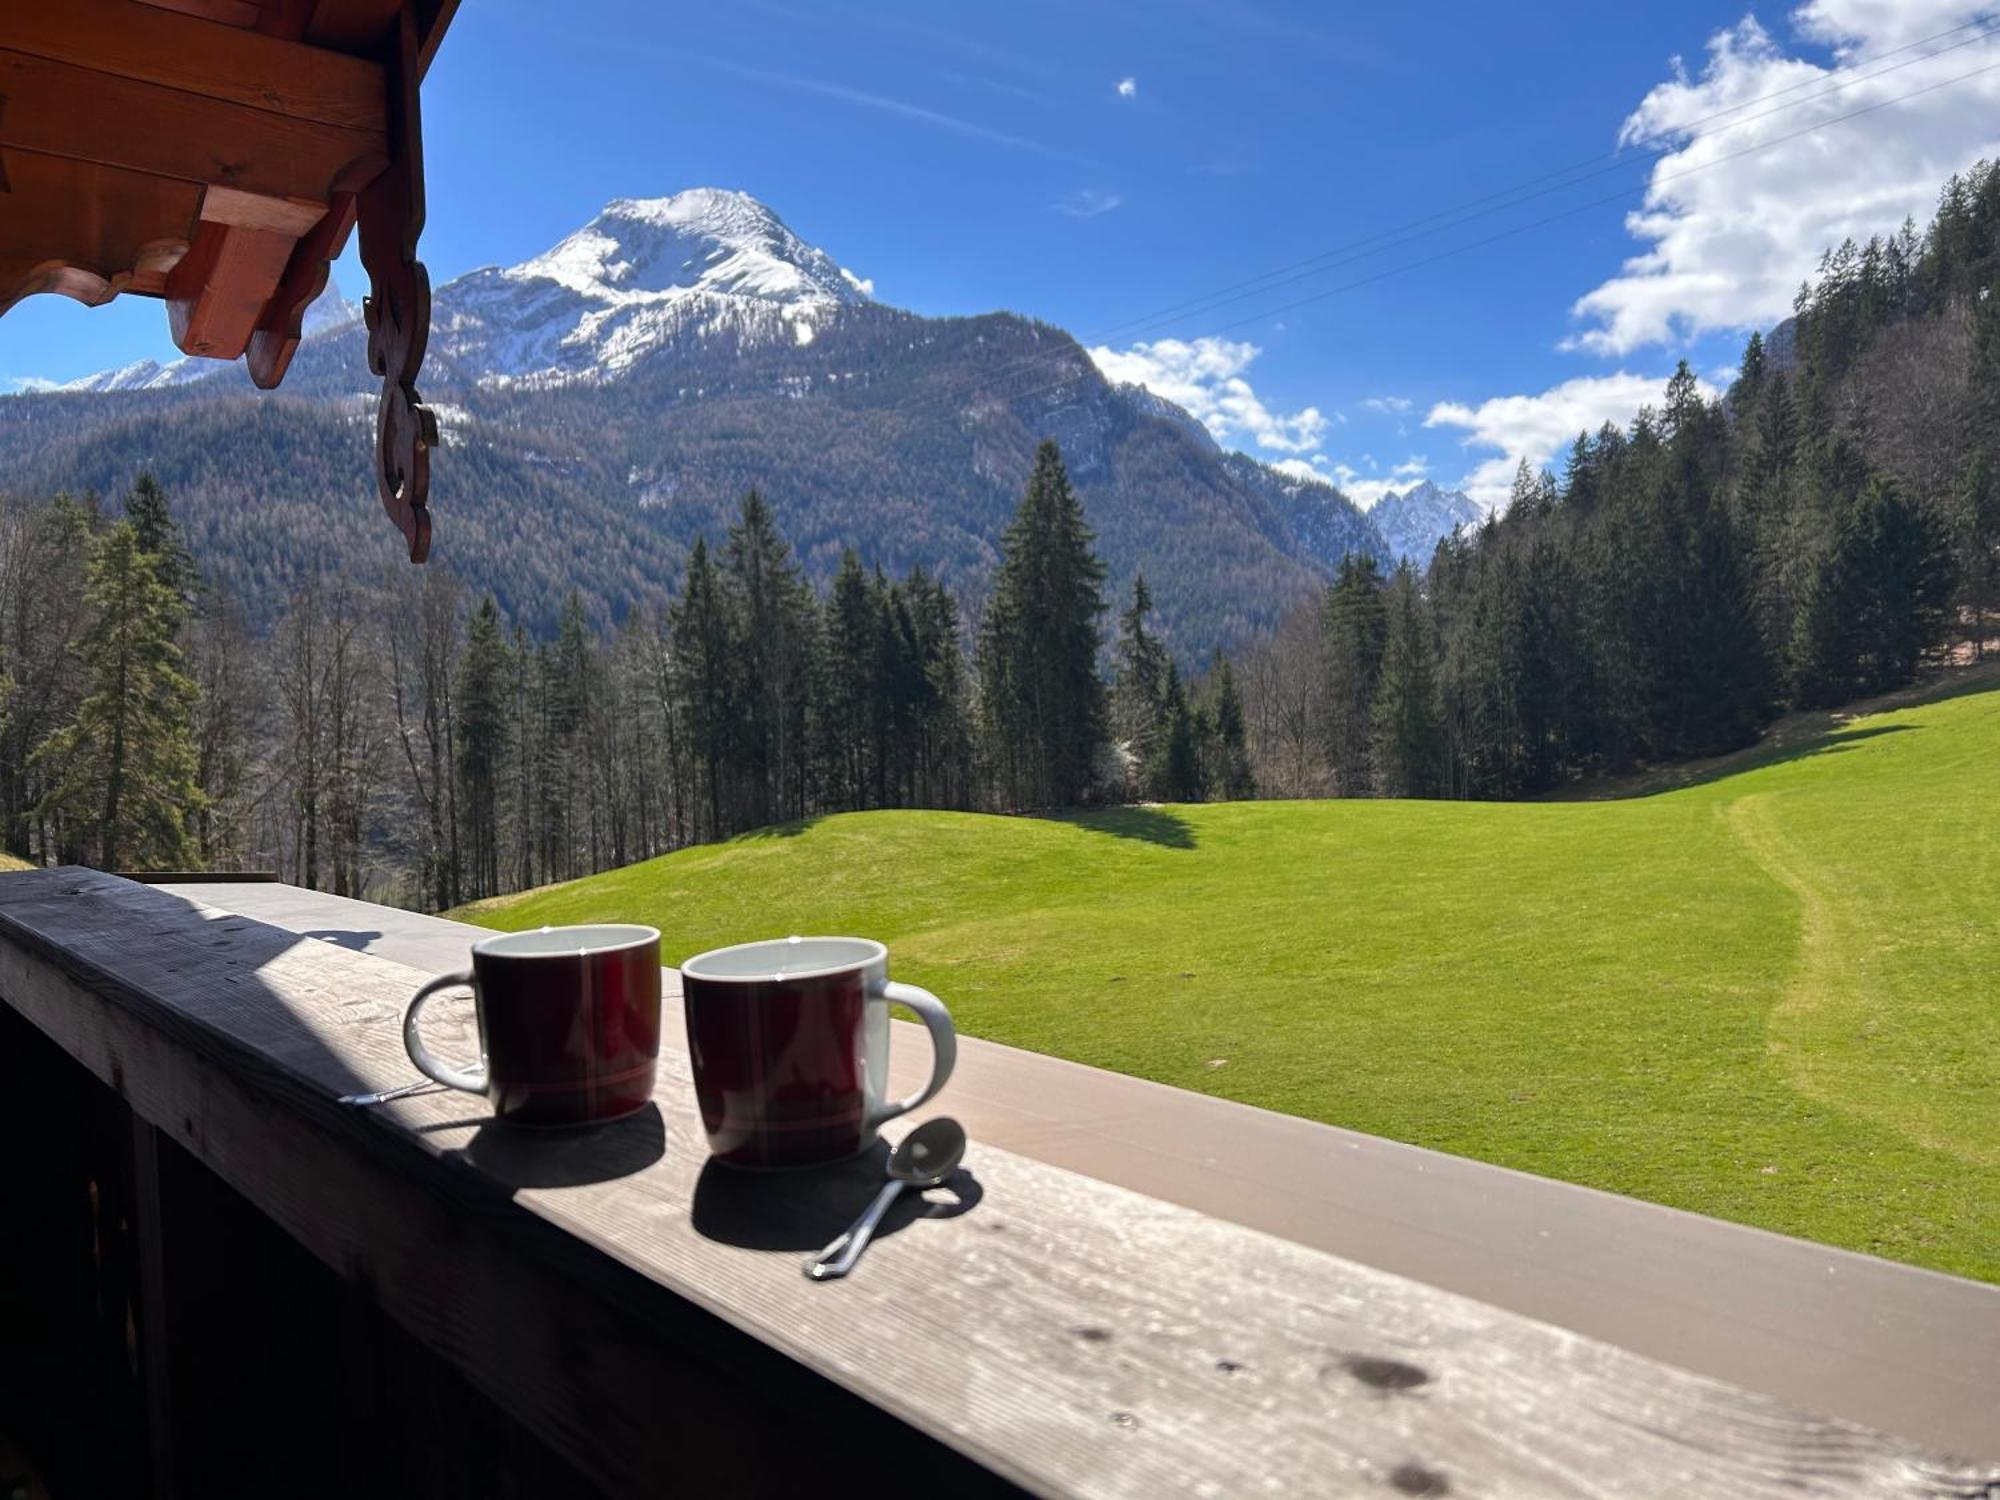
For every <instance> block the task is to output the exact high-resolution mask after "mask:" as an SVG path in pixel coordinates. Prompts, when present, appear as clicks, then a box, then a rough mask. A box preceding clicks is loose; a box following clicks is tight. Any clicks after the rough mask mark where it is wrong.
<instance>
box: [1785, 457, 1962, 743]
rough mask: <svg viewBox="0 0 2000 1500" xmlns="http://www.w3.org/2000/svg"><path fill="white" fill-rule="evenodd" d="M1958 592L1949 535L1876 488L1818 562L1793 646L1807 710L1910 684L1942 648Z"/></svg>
mask: <svg viewBox="0 0 2000 1500" xmlns="http://www.w3.org/2000/svg"><path fill="white" fill-rule="evenodd" d="M1951 594H1952V574H1951V555H1950V551H1949V549H1948V547H1947V545H1946V541H1945V537H1944V534H1943V530H1942V528H1941V527H1940V526H1939V525H1938V524H1937V522H1936V521H1935V520H1933V519H1932V517H1931V516H1930V515H1929V514H1928V513H1927V512H1926V511H1925V510H1924V509H1923V508H1922V507H1921V506H1919V505H1918V504H1916V503H1915V502H1914V501H1912V500H1910V499H1909V498H1908V497H1907V496H1906V495H1905V494H1904V493H1903V492H1902V490H1901V488H1900V487H1899V486H1897V485H1896V484H1895V483H1894V481H1892V480H1889V479H1884V478H1879V477H1878V478H1876V479H1874V480H1871V481H1870V482H1869V483H1868V485H1867V487H1866V488H1865V489H1864V490H1863V491H1862V492H1861V494H1860V495H1859V496H1858V497H1857V498H1856V499H1855V500H1854V501H1853V502H1851V503H1850V504H1848V505H1847V506H1845V507H1843V509H1842V510H1841V512H1840V514H1839V516H1838V517H1837V519H1836V522H1835V525H1834V528H1833V531H1832V534H1831V536H1830V538H1829V539H1828V540H1827V542H1826V543H1825V544H1824V545H1823V546H1821V547H1820V548H1819V549H1818V550H1817V551H1816V552H1815V553H1814V555H1813V557H1812V559H1811V562H1810V564H1809V567H1808V572H1807V577H1806V584H1805V587H1804V589H1803V591H1802V596H1801V600H1800V605H1799V609H1798V614H1797V618H1796V623H1795V625H1794V628H1793V632H1792V637H1791V641H1790V665H1791V676H1792V684H1793V687H1792V692H1793V696H1794V698H1795V700H1796V701H1797V702H1799V703H1800V704H1801V705H1803V706H1806V707H1812V706H1817V705H1826V704H1835V703H1841V702H1844V701H1846V700H1847V699H1849V698H1853V697H1858V696H1860V695H1862V694H1864V693H1875V692H1881V691H1882V690H1884V689H1885V688H1890V687H1895V686H1897V685H1898V684H1900V683H1903V682H1907V681H1908V680H1909V679H1910V677H1911V676H1912V675H1913V674H1914V673H1915V672H1916V669H1917V663H1918V661H1919V659H1920V658H1921V657H1922V655H1923V652H1924V651H1925V649H1926V648H1928V647H1929V646H1931V645H1933V644H1935V643H1936V642H1937V641H1939V640H1940V638H1941V637H1942V634H1943V630H1944V621H1945V614H1946V610H1947V608H1948V606H1949V603H1950V600H1951Z"/></svg>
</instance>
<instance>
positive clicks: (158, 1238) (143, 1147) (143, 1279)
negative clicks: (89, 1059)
mask: <svg viewBox="0 0 2000 1500" xmlns="http://www.w3.org/2000/svg"><path fill="white" fill-rule="evenodd" d="M132 1238H133V1242H134V1246H135V1249H136V1251H137V1257H138V1278H137V1280H138V1288H137V1290H138V1299H137V1301H138V1306H137V1309H136V1312H137V1317H136V1322H137V1324H138V1328H137V1333H138V1343H139V1349H138V1353H139V1372H140V1388H141V1389H142V1390H143V1392H144V1393H145V1402H146V1454H147V1460H148V1463H149V1464H150V1467H151V1470H152V1476H153V1500H174V1496H175V1495H176V1494H178V1493H179V1490H178V1488H177V1486H176V1485H175V1483H174V1414H173V1405H172V1391H173V1364H172V1359H171V1346H170V1343H169V1337H170V1336H169V1333H168V1327H167V1321H168V1320H167V1297H168V1295H169V1292H168V1286H167V1259H166V1255H167V1245H166V1223H165V1218H164V1216H163V1215H162V1213H161V1209H160V1132H159V1129H158V1127H156V1126H153V1125H150V1124H148V1123H147V1122H146V1121H145V1120H143V1119H141V1118H140V1117H139V1116H138V1115H136V1114H135V1115H133V1116H132Z"/></svg>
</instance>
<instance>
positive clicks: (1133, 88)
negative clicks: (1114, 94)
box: [1112, 78, 1139, 99]
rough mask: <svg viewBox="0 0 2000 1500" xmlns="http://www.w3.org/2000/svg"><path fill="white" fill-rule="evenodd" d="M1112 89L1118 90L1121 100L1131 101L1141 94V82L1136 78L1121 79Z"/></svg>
mask: <svg viewBox="0 0 2000 1500" xmlns="http://www.w3.org/2000/svg"><path fill="white" fill-rule="evenodd" d="M1112 87H1114V88H1115V89H1117V91H1118V97H1119V98H1120V99H1130V98H1132V97H1134V96H1135V95H1137V94H1138V92H1139V80H1138V79H1136V78H1121V79H1119V80H1118V82H1117V83H1116V84H1114V85H1112Z"/></svg>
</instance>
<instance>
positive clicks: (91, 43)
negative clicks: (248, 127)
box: [0, 0, 387, 131]
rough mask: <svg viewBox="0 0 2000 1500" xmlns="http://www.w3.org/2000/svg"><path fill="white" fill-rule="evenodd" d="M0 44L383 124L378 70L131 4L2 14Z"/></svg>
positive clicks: (176, 84)
mask: <svg viewBox="0 0 2000 1500" xmlns="http://www.w3.org/2000/svg"><path fill="white" fill-rule="evenodd" d="M0 47H5V48H11V49H13V50H14V51H16V52H24V53H29V54H32V55H33V56H36V57H43V58H47V59H48V60H49V61H51V62H60V63H70V64H73V65H75V66H77V67H80V68H89V69H92V70H94V71H96V72H99V73H111V74H116V75H117V76H119V77H121V78H130V79H136V80H138V81H140V82H143V83H156V84H161V85H163V86H165V87H167V88H173V89H183V90H185V91H187V92H188V93H191V94H201V95H205V96H207V97H209V98H212V99H223V100H227V101H229V102H231V103H235V104H242V105H247V106H249V107H251V108H253V109H260V110H269V111H273V112H275V113H277V114H281V115H290V116H293V117H294V118H297V119H301V120H317V121H319V122H320V123H321V124H323V125H340V126H346V127H348V128H350V129H354V130H373V131H381V130H382V129H383V128H384V124H383V121H384V119H385V111H386V108H387V96H386V94H385V93H384V91H383V88H384V85H383V81H382V67H381V64H379V63H376V62H371V61H369V60H367V59H365V58H359V57H348V56H346V55H344V54H342V53H339V52H329V51H327V50H326V49H324V48H320V47H309V46H306V45H304V44H303V43H300V42H297V41H289V40H284V39H282V38H280V37H278V36H272V35H260V34H259V33H258V32H256V31H245V30H239V29H237V27H236V26H235V25H230V24H218V23H217V22H215V21H213V20H203V19H199V18H198V17H195V16H191V15H184V14H180V13H178V12H176V11H173V10H161V9H159V8H157V7H155V6H151V5H135V4H133V3H132V0H62V3H61V4H59V5H38V4H21V5H9V6H6V7H4V8H0Z"/></svg>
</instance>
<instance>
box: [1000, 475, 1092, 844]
mask: <svg viewBox="0 0 2000 1500" xmlns="http://www.w3.org/2000/svg"><path fill="white" fill-rule="evenodd" d="M1092 541H1093V538H1092V535H1091V531H1090V528H1089V527H1088V526H1087V525H1086V524H1085V523H1084V519H1083V506H1082V504H1081V502H1079V501H1078V499H1077V497H1076V492H1075V491H1074V490H1073V489H1071V488H1070V482H1069V475H1068V473H1067V472H1066V471H1065V470H1064V468H1063V461H1062V453H1061V451H1060V450H1059V449H1058V448H1057V447H1056V445H1055V444H1054V443H1053V442H1044V443H1043V444H1042V445H1041V447H1040V448H1039V449H1038V450H1037V451H1036V454H1035V467H1034V472H1033V473H1032V474H1031V475H1030V476H1029V479H1028V488H1027V493H1026V494H1025V495H1023V497H1022V499H1021V505H1020V508H1019V510H1017V511H1016V512H1015V515H1014V520H1013V522H1012V523H1011V524H1010V525H1009V526H1008V528H1007V531H1006V533H1005V535H1004V536H1003V537H1002V538H1001V558H1000V567H999V570H998V572H997V573H996V575H995V577H994V581H993V594H992V598H991V599H990V600H989V602H988V604H987V610H986V619H985V622H984V625H983V627H982V629H981V632H980V642H979V679H980V690H981V701H982V703H983V705H984V709H985V713H986V721H987V734H988V738H989V741H990V743H991V744H992V746H993V754H994V759H995V762H996V764H997V765H999V766H1000V767H1001V769H1002V774H1003V777H1004V779H1005V781H1006V783H1007V784H1006V787H1005V789H1004V792H1005V796H1006V800H1007V801H1008V803H1009V804H1010V805H1012V806H1015V807H1056V806H1063V805H1066V804H1069V803H1074V802H1077V801H1080V800H1082V799H1083V798H1084V797H1085V796H1086V795H1087V793H1088V792H1089V790H1090V786H1091V778H1092V769H1093V763H1094V762H1095V759H1096V756H1097V752H1098V748H1099V747H1100V746H1101V745H1102V744H1103V743H1104V735H1105V721H1106V712H1105V701H1104V697H1105V695H1104V684H1103V681H1102V680H1101V679H1100V678H1099V677H1098V675H1097V651H1098V645H1099V621H1100V620H1101V619H1102V618H1103V615H1104V596H1103V594H1102V592H1101V588H1102V585H1103V582H1104V564H1103V563H1101V562H1100V561H1099V560H1098V559H1097V556H1096V554H1095V553H1094V552H1093V551H1092V550H1091V543H1092Z"/></svg>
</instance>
